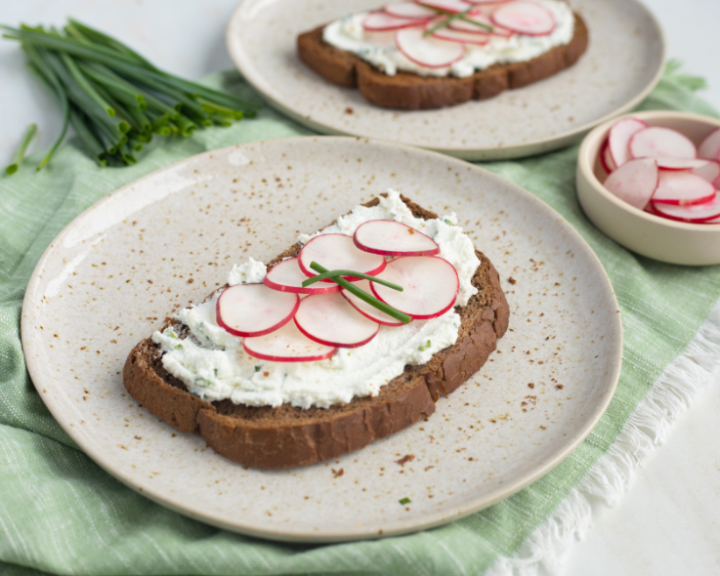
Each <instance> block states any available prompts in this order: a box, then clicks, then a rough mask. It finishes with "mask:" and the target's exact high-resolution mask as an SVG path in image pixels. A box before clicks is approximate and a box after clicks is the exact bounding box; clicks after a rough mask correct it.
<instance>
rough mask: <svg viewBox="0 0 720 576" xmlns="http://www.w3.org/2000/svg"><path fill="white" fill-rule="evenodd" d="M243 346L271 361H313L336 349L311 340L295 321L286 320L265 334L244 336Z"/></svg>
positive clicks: (332, 352) (324, 357) (250, 352)
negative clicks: (283, 324) (285, 322)
mask: <svg viewBox="0 0 720 576" xmlns="http://www.w3.org/2000/svg"><path fill="white" fill-rule="evenodd" d="M308 298H309V297H308ZM243 348H244V349H245V352H247V353H248V354H250V356H254V357H255V358H260V359H261V360H270V361H271V362H315V361H317V360H325V359H326V358H330V356H332V355H333V354H334V353H335V350H337V348H335V347H334V346H325V345H324V344H318V343H317V342H313V341H312V340H310V338H308V337H307V336H305V335H304V334H303V333H302V332H300V330H298V329H297V326H295V322H288V323H287V324H285V326H283V327H281V328H279V329H277V330H275V331H274V332H272V333H270V334H266V335H265V336H257V337H254V338H245V339H244V340H243Z"/></svg>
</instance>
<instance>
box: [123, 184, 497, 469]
mask: <svg viewBox="0 0 720 576" xmlns="http://www.w3.org/2000/svg"><path fill="white" fill-rule="evenodd" d="M401 198H402V199H403V201H404V202H405V203H406V204H407V206H408V207H409V208H410V210H411V211H412V213H413V215H414V216H416V217H418V218H424V219H431V218H437V217H438V216H437V214H435V213H433V212H430V211H429V210H425V209H424V208H421V207H420V206H418V205H417V204H415V203H414V202H412V201H410V200H409V199H407V198H405V197H404V196H401ZM377 203H378V199H377V198H376V199H374V200H372V201H371V202H368V203H367V204H365V205H366V206H374V205H376V204H377ZM300 248H301V245H300V244H295V245H294V246H292V247H291V248H289V249H288V250H286V251H285V252H283V253H282V254H280V255H279V256H278V257H277V258H275V259H274V260H273V261H272V262H270V263H269V265H272V264H274V263H276V262H279V261H280V260H282V259H284V258H287V257H291V256H296V255H297V253H298V252H299V251H300ZM477 256H478V258H479V259H480V262H481V264H480V266H479V267H478V268H477V270H476V271H475V275H474V276H473V279H472V283H473V285H474V286H475V287H476V288H477V289H478V293H477V294H476V295H475V296H473V297H472V298H471V299H470V301H469V302H468V304H467V305H466V306H462V307H461V306H457V307H456V311H457V312H458V313H459V314H460V317H461V319H462V322H461V325H460V329H459V335H458V339H457V341H456V343H455V344H454V345H453V346H450V347H448V348H445V349H444V350H441V351H440V352H438V353H436V354H435V355H434V356H433V357H432V358H431V360H430V361H429V362H427V363H426V364H422V365H419V366H410V365H408V366H405V370H404V372H403V373H402V374H400V375H399V376H397V377H395V378H394V379H393V380H391V381H390V382H389V383H388V384H386V385H385V386H383V387H382V388H381V389H380V393H379V394H378V395H377V396H374V397H365V398H355V399H353V400H352V401H351V402H349V403H348V404H342V405H336V406H331V407H330V408H310V409H302V408H297V407H294V406H289V405H283V406H279V407H277V408H272V407H269V406H264V407H253V406H244V405H236V404H233V403H232V402H231V401H229V400H223V401H219V402H212V403H211V402H206V401H205V400H201V399H200V398H198V397H197V396H194V395H192V394H190V393H189V392H188V389H187V387H186V386H185V384H184V383H183V382H181V381H180V380H178V379H177V378H175V377H174V376H172V375H171V374H169V373H168V372H167V371H166V370H165V368H164V367H163V365H162V351H161V349H160V347H159V346H158V345H156V344H155V343H153V341H152V339H151V338H146V339H145V340H143V341H141V342H140V343H139V344H138V345H137V346H136V347H135V348H134V349H133V350H132V351H131V352H130V355H129V356H128V359H127V361H126V362H125V367H124V369H123V381H124V384H125V388H126V389H127V391H128V392H129V393H130V395H131V396H132V397H133V398H135V399H136V400H137V401H138V402H140V404H142V405H143V406H144V407H145V408H146V409H147V410H148V411H150V412H151V413H152V414H154V415H155V416H158V417H160V418H162V419H163V420H165V421H166V422H168V423H169V424H170V425H171V426H173V427H174V428H175V429H177V430H179V431H180V432H196V433H199V434H200V435H201V436H202V437H203V438H204V439H205V441H206V442H207V443H208V445H209V446H210V447H211V448H213V449H214V450H215V452H217V453H218V454H222V455H223V456H226V457H228V458H230V459H231V460H234V461H236V462H238V463H240V464H244V465H246V466H253V467H258V468H287V467H291V466H302V465H307V464H313V463H315V462H322V461H324V460H328V459H331V458H337V457H338V456H341V455H342V454H345V453H347V452H352V451H354V450H358V449H360V448H362V447H364V446H367V445H368V444H370V443H371V442H372V441H373V440H375V439H378V438H384V437H385V436H388V435H390V434H394V433H395V432H398V431H400V430H402V429H403V428H406V427H408V426H410V425H411V424H414V423H415V422H418V421H419V420H422V419H424V418H427V417H428V416H430V415H431V414H432V413H433V412H434V411H435V401H437V399H438V398H439V397H440V396H444V395H447V394H450V393H451V392H452V391H454V390H455V389H456V388H458V387H459V386H460V385H461V384H462V383H463V382H465V381H466V380H467V379H468V378H470V377H471V376H472V375H473V374H474V373H475V372H477V371H478V370H479V369H480V367H481V366H482V365H483V364H485V362H486V361H487V359H488V356H489V355H490V353H491V352H492V351H493V350H495V347H496V343H497V339H498V338H501V337H502V336H503V335H504V334H505V331H506V330H507V327H508V319H509V315H510V310H509V308H508V304H507V301H506V300H505V294H504V293H503V291H502V288H501V287H500V280H499V278H498V274H497V271H496V270H495V268H494V267H493V265H492V263H491V262H490V260H488V259H487V257H486V256H485V255H484V254H482V253H481V252H479V251H478V252H477ZM167 325H173V326H175V328H176V329H177V330H178V331H179V333H180V335H181V336H183V335H184V331H183V327H182V325H181V324H179V323H178V322H177V321H176V320H172V319H168V320H167V324H166V326H167Z"/></svg>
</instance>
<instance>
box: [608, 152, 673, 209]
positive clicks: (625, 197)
mask: <svg viewBox="0 0 720 576" xmlns="http://www.w3.org/2000/svg"><path fill="white" fill-rule="evenodd" d="M659 175H660V171H659V170H658V167H657V164H655V160H653V159H652V158H643V159H640V160H630V162H626V163H625V164H623V165H622V166H620V168H618V169H617V170H615V171H614V172H613V173H612V174H610V175H609V176H608V177H607V178H606V179H605V182H604V184H603V185H604V186H605V188H607V190H608V191H609V192H610V193H612V194H613V195H614V196H616V197H617V198H618V199H620V200H622V201H623V202H627V203H628V204H630V206H633V207H635V208H637V209H638V210H642V209H643V208H645V206H646V205H647V203H648V202H649V201H650V198H652V195H653V193H654V192H655V189H656V188H657V186H658V178H659Z"/></svg>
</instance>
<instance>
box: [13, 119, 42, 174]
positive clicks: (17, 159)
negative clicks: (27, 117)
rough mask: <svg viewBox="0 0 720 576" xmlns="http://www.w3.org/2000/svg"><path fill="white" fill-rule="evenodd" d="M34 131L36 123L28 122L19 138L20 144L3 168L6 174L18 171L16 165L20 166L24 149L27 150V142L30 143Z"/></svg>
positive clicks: (35, 130) (23, 156)
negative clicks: (6, 165)
mask: <svg viewBox="0 0 720 576" xmlns="http://www.w3.org/2000/svg"><path fill="white" fill-rule="evenodd" d="M36 132H37V124H30V126H28V127H27V128H25V132H24V133H23V137H22V138H21V139H20V145H19V146H18V148H17V150H16V151H15V154H13V157H12V160H10V165H9V166H8V167H7V168H5V173H6V174H15V172H17V171H18V166H20V163H21V162H22V160H23V158H25V150H27V147H28V144H30V140H32V139H33V137H34V136H35V133H36Z"/></svg>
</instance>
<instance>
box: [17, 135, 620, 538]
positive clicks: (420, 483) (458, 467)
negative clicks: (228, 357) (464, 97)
mask: <svg viewBox="0 0 720 576" xmlns="http://www.w3.org/2000/svg"><path fill="white" fill-rule="evenodd" d="M389 187H393V188H396V189H398V190H400V191H401V192H403V193H405V194H407V195H408V196H410V197H412V198H413V199H415V200H417V201H418V202H419V203H420V204H421V205H423V206H426V207H429V208H431V209H433V210H436V211H438V212H440V213H443V212H447V211H450V210H453V211H455V212H457V213H458V214H459V216H460V218H461V221H462V224H463V225H464V226H465V227H466V229H467V230H468V232H469V234H470V235H471V237H472V238H473V240H474V241H475V243H476V245H477V247H478V248H479V249H480V250H482V251H484V252H485V253H486V254H487V256H488V257H489V258H490V259H491V261H492V262H494V264H495V266H496V267H497V269H498V270H499V272H500V276H501V278H502V281H503V286H504V287H505V290H506V292H507V297H508V300H509V303H510V307H511V314H512V316H511V318H510V330H509V331H508V333H507V335H506V336H505V337H504V338H503V339H502V340H501V341H500V344H499V350H498V352H496V353H494V354H493V355H492V356H491V358H490V360H489V362H488V363H487V364H486V366H485V367H484V368H483V369H482V371H481V372H480V373H479V374H478V375H476V376H475V377H473V378H472V379H471V380H470V381H468V382H467V383H466V384H465V385H463V386H462V387H461V388H460V389H458V390H457V391H456V392H455V393H454V394H452V395H451V396H450V397H449V398H446V399H441V400H440V401H439V402H438V405H437V412H436V413H435V414H434V415H433V416H432V417H431V418H430V419H429V420H428V421H427V422H421V423H419V424H417V425H415V426H413V427H411V428H409V429H407V430H404V431H402V432H400V433H398V434H396V435H394V436H392V437H390V438H387V439H385V440H383V441H379V442H375V443H374V444H372V445H370V446H369V447H367V448H365V449H364V450H360V451H358V452H354V453H351V454H348V455H346V456H344V457H342V458H339V459H337V460H333V461H332V462H328V463H324V464H319V465H315V466H311V467H306V468H298V469H293V470H286V471H274V472H266V471H261V470H254V469H245V468H243V467H242V466H239V465H237V464H235V463H233V462H231V461H229V460H227V459H225V458H223V457H221V456H218V455H216V454H215V453H214V452H213V451H212V450H211V449H209V448H207V447H206V445H205V442H204V441H203V440H202V439H201V438H200V437H198V436H195V435H192V434H176V433H175V432H174V430H173V429H172V428H171V427H170V426H169V425H167V424H165V423H164V422H162V421H159V420H158V419H157V418H155V417H153V416H151V415H150V414H149V413H148V412H146V411H145V410H144V409H143V408H141V407H140V406H138V404H137V403H136V402H135V401H133V399H132V398H131V397H129V396H128V395H127V393H126V392H125V391H124V388H123V385H122V379H121V370H122V366H123V363H124V361H125V358H126V357H127V355H128V353H129V351H130V349H131V348H132V347H133V346H134V345H135V344H136V343H137V342H138V341H139V340H141V339H142V338H145V337H146V336H149V335H150V334H152V332H153V330H155V329H157V328H158V327H160V326H161V325H162V322H163V319H164V317H165V315H166V314H168V313H169V312H170V311H172V310H176V309H177V308H178V307H180V306H185V305H187V304H189V303H192V302H198V301H201V300H203V299H204V297H205V295H206V294H208V293H209V292H210V291H211V290H213V289H214V288H216V287H217V286H218V285H220V284H221V283H224V282H225V278H226V274H227V271H228V270H229V268H230V267H231V265H232V264H233V263H235V262H238V261H240V260H241V259H244V258H246V257H248V256H251V255H252V256H254V257H255V258H260V259H262V260H264V261H268V260H269V259H270V258H271V257H273V256H274V255H276V254H278V253H280V252H281V251H283V250H284V249H285V248H286V247H287V246H289V245H291V244H292V243H294V242H295V241H296V238H297V235H298V233H299V232H301V231H305V232H312V231H314V230H316V229H317V228H318V227H320V226H323V225H325V224H327V223H328V222H330V221H332V220H333V219H335V218H336V217H337V216H338V215H340V214H343V213H345V212H347V211H348V210H349V209H350V208H351V207H353V206H354V205H356V204H358V203H359V202H362V201H367V200H369V199H371V198H372V197H374V196H375V195H377V193H379V192H382V191H384V190H386V189H387V188H389ZM510 277H512V278H513V279H514V280H513V281H514V282H515V283H511V282H510V280H509V278H510ZM191 279H192V280H193V282H192V283H190V280H191ZM22 340H23V347H24V350H25V355H26V358H27V365H28V369H29V371H30V375H31V377H32V380H33V382H34V383H35V386H36V388H37V389H38V392H39V393H40V396H41V397H42V399H43V400H44V401H45V403H46V404H47V406H48V408H49V409H50V411H51V412H52V414H53V415H54V416H55V418H56V419H57V420H58V421H59V422H60V424H61V425H62V426H63V428H64V429H65V430H66V431H67V432H68V433H69V434H70V436H72V438H73V439H74V440H75V441H76V442H77V443H78V445H79V446H80V447H81V448H82V449H83V450H84V451H85V452H86V453H87V454H88V455H89V456H90V457H91V458H92V459H94V460H95V461H96V462H97V463H98V464H99V465H100V466H102V467H103V468H105V469H106V470H107V471H108V472H110V473H111V474H113V475H114V476H116V477H117V478H119V479H120V480H121V481H122V482H124V483H126V484H127V485H128V486H130V487H131V488H133V489H135V490H139V491H141V492H142V493H143V494H145V495H146V496H148V497H150V498H152V499H153V500H156V501H158V502H160V503H162V504H164V505H166V506H169V507H171V508H174V509H176V510H178V511H180V512H182V513H184V514H188V515H190V516H193V517H195V518H198V519H201V520H203V521H205V522H208V523H210V524H214V525H217V526H221V527H224V528H227V529H230V530H235V531H238V532H243V533H246V534H251V535H256V536H263V537H267V538H273V539H279V540H303V541H333V540H343V539H358V538H370V537H377V536H378V535H389V534H399V533H404V532H409V531H413V530H418V529H421V528H427V527H430V526H436V525H439V524H442V523H444V522H448V521H450V520H453V519H456V518H458V517H460V516H462V515H465V514H468V513H470V512H473V511H475V510H478V509H480V508H483V507H485V506H488V505H490V504H492V503H493V502H496V501H497V500H499V499H501V498H503V497H505V496H507V495H509V494H511V493H513V492H515V491H517V490H519V489H520V488H522V487H523V486H525V485H527V484H528V483H529V482H531V481H532V480H534V479H536V478H538V477H539V476H540V475H542V474H543V473H545V472H547V471H548V470H549V469H550V468H552V467H553V466H554V465H556V464H557V463H558V462H559V461H560V460H561V459H562V458H563V457H564V456H566V455H567V454H568V453H569V452H570V451H571V450H572V449H573V448H574V447H575V446H577V445H578V443H579V442H580V441H581V440H582V439H583V438H584V437H585V436H586V435H587V434H588V433H589V432H590V430H591V428H592V427H593V425H594V424H595V423H596V422H597V420H598V419H599V418H600V416H601V415H602V413H603V412H604V410H605V408H606V406H607V404H608V402H609V401H610V398H611V396H612V393H613V390H614V387H615V385H616V381H617V378H618V374H619V370H620V353H621V345H622V342H621V340H622V336H621V325H620V317H619V314H618V313H617V303H616V301H615V297H614V294H613V291H612V288H611V285H610V283H609V281H608V278H607V277H606V275H605V273H604V271H603V268H602V266H601V265H600V263H599V262H598V260H597V258H596V257H595V255H594V253H593V252H592V251H591V249H590V248H589V247H588V246H587V244H586V243H585V242H584V241H583V240H582V238H581V237H580V235H579V234H578V233H577V232H575V230H574V229H573V228H572V227H571V226H569V225H568V224H567V223H566V222H565V221H564V220H563V219H562V218H561V217H560V216H559V215H558V214H556V213H555V212H554V211H552V210H551V209H550V208H548V207H547V206H546V205H545V204H543V203H542V202H540V201H539V200H537V199H536V198H535V197H534V196H532V195H531V194H529V193H528V192H525V191H524V190H522V189H521V188H520V187H518V186H516V185H514V184H512V183H510V182H507V181H506V180H503V179H502V178H500V177H498V176H495V175H493V174H490V173H489V172H486V171H484V170H482V169H480V168H477V167H475V166H472V165H469V164H467V163H465V162H462V161H459V160H455V159H452V158H449V157H447V156H443V155H440V154H435V153H432V152H426V151H422V150H419V149H414V148H406V147H397V146H391V145H385V144H380V143H376V142H369V141H364V140H358V139H352V138H330V137H318V138H302V139H289V140H275V141H269V142H262V143H256V144H249V145H244V146H237V147H231V148H226V149H223V150H217V151H214V152H208V153H206V154H202V155H199V156H195V157H193V158H189V159H187V160H183V161H182V162H179V163H177V164H174V165H172V166H169V167H167V168H164V169H162V170H159V171H157V172H155V173H153V174H150V175H148V176H146V177H144V178H141V179H140V180H138V181H136V182H134V183H132V184H129V185H128V186H125V187H124V188H121V189H120V190H118V191H117V192H115V193H113V194H112V195H110V196H109V197H107V198H105V199H104V200H101V201H100V202H98V203H97V204H95V205H94V206H92V207H91V208H89V209H88V210H87V211H85V212H84V213H83V214H81V215H80V216H79V217H78V218H76V219H75V220H74V221H73V222H72V223H71V224H70V225H68V227H67V228H66V229H65V230H64V231H63V232H62V233H61V234H60V235H59V236H58V237H57V238H56V239H55V241H54V242H53V243H52V244H51V246H50V247H49V248H48V249H47V251H46V252H45V254H44V255H43V257H42V258H41V260H40V262H39V263H38V265H37V268H36V270H35V272H34V274H33V277H32V279H31V281H30V284H29V286H28V290H27V295H26V297H25V302H24V305H23V319H22ZM530 383H532V386H530ZM558 385H559V386H558ZM407 454H412V455H414V459H413V460H412V461H411V462H408V463H406V464H405V465H404V466H401V465H399V464H397V463H396V460H398V459H400V458H402V457H403V456H405V455H407ZM340 471H343V473H342V475H339V473H340ZM406 497H407V498H410V499H411V500H412V503H411V504H410V505H408V506H402V505H400V503H399V500H401V499H403V498H406Z"/></svg>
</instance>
